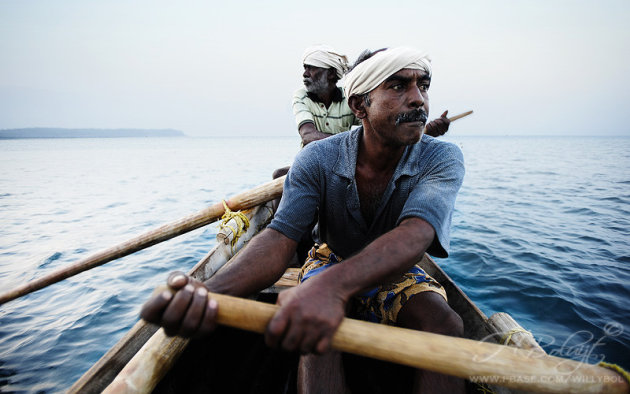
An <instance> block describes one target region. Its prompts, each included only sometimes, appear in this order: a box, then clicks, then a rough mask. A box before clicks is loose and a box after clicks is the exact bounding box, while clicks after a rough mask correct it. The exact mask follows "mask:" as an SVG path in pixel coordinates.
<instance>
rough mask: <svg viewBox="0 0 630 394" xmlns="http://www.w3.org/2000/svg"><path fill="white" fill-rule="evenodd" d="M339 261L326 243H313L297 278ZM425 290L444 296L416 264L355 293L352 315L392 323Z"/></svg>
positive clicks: (433, 280) (317, 271) (318, 271)
mask: <svg viewBox="0 0 630 394" xmlns="http://www.w3.org/2000/svg"><path fill="white" fill-rule="evenodd" d="M341 261H342V259H341V258H340V257H338V256H337V255H335V254H334V253H333V251H331V250H330V248H328V245H326V244H322V245H317V244H315V246H314V247H313V248H312V249H311V250H310V251H309V252H308V258H307V259H306V262H305V263H304V265H303V266H302V270H301V271H300V274H299V276H298V281H299V282H300V283H302V282H304V281H305V280H307V279H309V278H311V277H313V276H315V275H317V274H318V273H320V272H322V271H324V270H325V269H327V268H329V267H332V266H333V265H335V264H339V263H341ZM425 291H433V292H435V293H438V294H439V295H441V296H442V297H444V300H446V291H444V288H443V287H442V285H440V284H439V283H438V282H437V281H436V280H435V279H433V278H432V277H431V276H429V274H427V273H426V272H424V270H423V269H422V268H420V266H419V265H417V264H416V265H415V266H413V267H412V268H411V269H410V270H409V271H407V272H406V273H404V274H403V275H402V276H400V277H399V278H398V279H396V280H395V281H393V282H392V283H388V284H385V285H382V286H379V287H375V288H374V289H372V290H369V291H366V292H364V293H362V294H360V295H358V296H356V297H355V301H356V302H355V303H354V305H353V309H354V310H353V311H352V315H356V316H357V317H358V318H360V319H363V320H367V321H371V322H375V323H382V324H389V325H394V324H395V323H396V319H397V318H398V313H399V312H400V310H401V309H402V307H403V305H405V303H406V302H407V301H408V300H409V299H410V298H411V297H413V296H414V295H416V294H418V293H422V292H425Z"/></svg>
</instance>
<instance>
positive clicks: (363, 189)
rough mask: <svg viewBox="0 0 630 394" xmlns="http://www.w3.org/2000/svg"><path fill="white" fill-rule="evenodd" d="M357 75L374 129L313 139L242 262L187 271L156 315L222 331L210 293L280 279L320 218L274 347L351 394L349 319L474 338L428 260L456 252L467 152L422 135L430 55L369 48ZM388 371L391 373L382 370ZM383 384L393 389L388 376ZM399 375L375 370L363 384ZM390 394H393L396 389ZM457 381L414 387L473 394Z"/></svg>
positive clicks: (307, 384) (424, 377) (283, 302)
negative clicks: (339, 346) (345, 362)
mask: <svg viewBox="0 0 630 394" xmlns="http://www.w3.org/2000/svg"><path fill="white" fill-rule="evenodd" d="M360 60H362V61H361V62H359V63H358V64H357V65H356V66H355V67H354V68H353V69H352V70H351V71H350V72H349V74H348V75H347V76H346V80H345V87H346V91H347V92H348V97H349V98H348V104H349V106H350V108H351V109H352V111H353V113H354V115H355V116H356V117H357V118H358V119H360V120H361V123H362V126H361V127H359V128H357V129H354V130H351V131H349V132H346V133H339V134H337V135H334V136H332V137H329V138H326V139H324V140H322V141H319V142H317V143H313V144H309V145H307V146H306V147H305V148H304V149H302V150H301V151H300V152H299V153H298V155H297V156H296V158H295V161H294V163H293V165H292V166H291V169H290V171H289V173H288V175H287V178H286V180H285V182H284V193H283V197H282V200H281V202H280V206H279V207H278V210H277V212H276V213H275V216H274V218H273V221H272V222H271V223H270V224H269V226H268V227H267V228H266V229H265V230H263V231H262V232H261V233H260V234H259V235H258V236H256V237H254V238H253V239H252V240H251V241H250V242H249V244H248V245H247V246H246V247H245V248H243V249H242V250H241V252H240V253H239V254H238V255H237V256H235V257H234V259H233V260H232V262H231V264H229V265H228V266H226V268H225V269H223V270H221V271H219V272H218V273H217V274H216V275H215V276H213V277H212V278H211V279H209V280H208V281H206V282H205V283H203V284H202V283H200V282H197V281H195V280H194V279H192V278H190V277H187V276H186V275H184V274H182V273H179V274H177V275H173V276H171V277H170V278H169V280H168V281H167V283H168V285H169V286H170V287H171V288H172V289H173V290H174V292H175V295H174V296H173V295H171V293H168V292H165V293H162V294H159V295H156V296H154V297H153V298H151V299H150V300H149V301H148V302H147V303H146V304H145V306H144V307H143V311H142V316H143V318H145V319H146V320H148V321H150V322H153V323H157V324H161V325H162V326H163V327H164V328H165V331H166V333H167V334H169V335H186V336H191V335H197V334H204V333H207V332H210V331H211V330H212V328H213V327H214V325H215V318H216V313H217V308H218V307H220V306H217V303H216V301H215V302H212V301H210V302H208V301H207V299H206V297H207V294H208V290H210V291H213V292H218V293H226V294H231V295H239V296H246V295H250V294H253V293H255V292H257V291H260V290H262V289H264V288H266V287H267V286H270V285H271V284H273V283H275V281H276V280H278V279H279V278H280V277H281V276H282V274H283V273H284V271H285V270H286V268H287V266H288V265H289V263H290V261H291V259H292V257H293V255H294V253H295V250H296V247H297V244H298V241H299V240H300V238H301V237H302V235H303V234H304V232H306V231H308V230H309V226H310V224H311V220H312V218H313V217H314V216H317V218H318V223H319V228H318V234H317V236H318V239H317V244H316V245H315V246H314V247H313V249H312V250H311V251H310V253H309V258H308V259H307V260H306V262H305V264H304V266H303V267H302V270H301V273H300V284H299V285H298V286H296V287H294V288H291V289H288V290H285V291H283V292H281V293H280V294H279V295H278V301H277V304H278V305H279V308H278V311H277V312H276V314H275V315H274V317H273V318H272V319H271V321H270V322H269V324H268V325H267V329H266V333H265V339H266V342H267V344H268V345H270V346H272V347H282V348H283V349H285V350H288V351H300V352H301V353H302V354H303V355H302V356H301V358H300V366H299V370H298V385H299V389H300V391H301V392H310V391H311V390H312V391H315V392H344V391H345V390H346V388H347V387H346V385H347V383H348V381H346V380H345V375H344V374H343V373H342V371H343V369H342V363H341V355H340V353H338V352H334V351H331V350H330V347H331V342H332V337H333V334H334V333H335V331H336V329H337V327H338V326H339V324H340V323H341V321H342V319H343V317H344V315H345V314H346V312H347V311H348V313H349V315H350V316H351V317H354V318H361V319H364V320H369V321H373V322H379V323H381V324H390V325H397V326H401V327H405V328H410V329H415V330H422V331H430V332H434V333H439V334H443V335H453V336H461V335H462V333H463V323H462V320H461V318H460V317H459V316H458V315H457V314H456V313H455V312H454V311H453V310H452V309H451V308H450V307H449V305H448V303H447V301H446V292H445V290H444V289H443V288H442V286H441V285H440V284H439V283H438V282H437V281H435V279H433V278H431V277H430V276H429V275H428V274H427V273H426V272H424V271H423V269H422V268H421V267H420V266H419V265H417V264H416V263H417V262H418V261H419V260H420V259H421V258H422V257H423V256H424V254H425V252H427V253H429V254H431V255H434V256H437V257H447V256H448V250H449V246H450V226H451V218H452V214H453V210H454V205H455V198H456V195H457V192H458V190H459V188H460V186H461V184H462V180H463V176H464V164H463V156H462V153H461V151H460V149H459V148H458V147H457V146H456V145H454V144H451V143H448V142H444V141H441V140H439V139H436V138H431V137H429V136H424V135H423V130H424V126H425V123H426V122H427V116H428V111H429V97H428V90H429V85H430V83H431V74H432V70H431V65H430V62H429V59H428V57H427V56H426V55H425V54H423V53H422V52H419V51H416V50H413V49H408V48H393V49H387V50H382V51H379V52H377V53H375V54H371V53H368V54H367V55H366V56H362V57H361V59H360ZM380 375H386V374H380ZM379 379H380V380H379ZM387 379H388V376H379V374H378V373H375V374H371V373H363V374H362V376H361V377H360V379H359V380H362V381H363V383H364V385H363V388H361V387H360V388H356V387H351V389H353V390H354V391H356V392H363V391H365V388H366V386H368V387H369V388H372V387H371V386H372V385H378V384H382V383H383V381H384V384H385V387H383V386H381V391H384V392H389V391H392V389H391V387H387V385H388V383H392V382H391V381H389V382H388V381H387ZM388 388H389V390H388ZM463 389H464V383H463V381H462V380H460V379H457V378H452V377H448V376H445V375H441V374H437V373H432V372H428V371H423V370H418V371H417V372H416V374H415V380H414V391H416V392H427V393H437V392H439V393H457V392H463Z"/></svg>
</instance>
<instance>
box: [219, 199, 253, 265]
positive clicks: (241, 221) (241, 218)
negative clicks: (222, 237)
mask: <svg viewBox="0 0 630 394" xmlns="http://www.w3.org/2000/svg"><path fill="white" fill-rule="evenodd" d="M223 208H225V213H224V214H223V216H221V223H219V226H220V227H221V229H222V230H223V229H225V228H226V227H227V228H229V229H230V230H232V234H234V236H233V237H232V242H230V245H231V246H232V254H234V247H235V246H236V243H237V242H238V239H239V238H240V236H241V235H243V233H244V232H245V231H247V229H248V228H249V219H247V216H245V214H244V213H243V212H240V211H239V212H232V211H231V210H230V208H229V207H228V206H227V203H226V202H225V200H223ZM232 219H233V220H234V222H235V223H236V228H234V227H232V226H230V225H228V222H229V221H230V220H232Z"/></svg>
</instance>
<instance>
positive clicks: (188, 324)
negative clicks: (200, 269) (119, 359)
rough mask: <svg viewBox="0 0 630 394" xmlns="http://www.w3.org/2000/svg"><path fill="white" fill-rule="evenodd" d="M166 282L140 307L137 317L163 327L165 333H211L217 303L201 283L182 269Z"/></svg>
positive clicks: (179, 334) (184, 335)
mask: <svg viewBox="0 0 630 394" xmlns="http://www.w3.org/2000/svg"><path fill="white" fill-rule="evenodd" d="M166 283H167V287H164V288H163V289H162V290H161V291H157V292H155V293H154V294H153V295H152V296H151V298H150V299H149V300H148V301H147V302H146V303H145V304H144V305H143V306H142V310H141V312H140V317H142V318H143V319H144V320H146V321H147V322H149V323H154V324H158V325H160V326H162V327H163V328H164V331H165V332H166V335H168V336H175V335H178V336H181V337H193V336H194V337H198V336H203V335H206V334H209V333H210V332H212V330H214V328H215V326H216V321H215V319H216V316H217V309H218V305H217V302H216V300H214V299H211V298H208V289H207V288H206V287H205V286H204V285H203V283H201V282H199V281H197V280H195V279H193V278H191V277H189V276H187V275H186V274H184V273H183V272H173V273H171V274H170V275H169V277H168V280H167V282H166Z"/></svg>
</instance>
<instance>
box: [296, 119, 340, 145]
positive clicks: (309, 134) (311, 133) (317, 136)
mask: <svg viewBox="0 0 630 394" xmlns="http://www.w3.org/2000/svg"><path fill="white" fill-rule="evenodd" d="M298 132H299V133H300V137H302V145H304V146H306V145H308V144H310V143H311V142H313V141H317V140H323V139H324V138H328V137H330V136H331V135H332V134H328V133H322V132H321V131H319V130H317V129H316V128H315V124H314V123H312V122H306V123H304V124H303V125H302V126H300V128H299V129H298Z"/></svg>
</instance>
